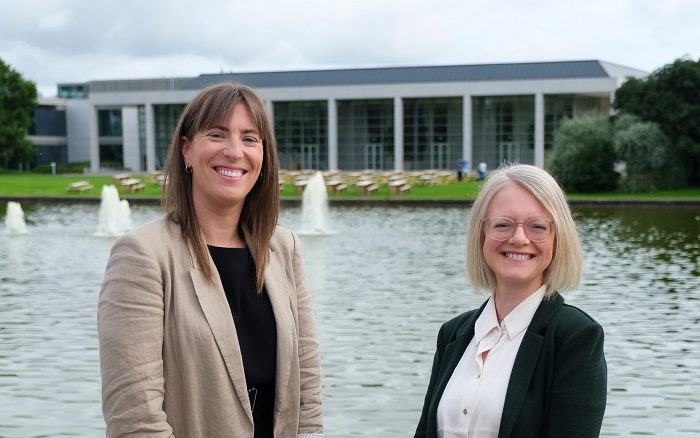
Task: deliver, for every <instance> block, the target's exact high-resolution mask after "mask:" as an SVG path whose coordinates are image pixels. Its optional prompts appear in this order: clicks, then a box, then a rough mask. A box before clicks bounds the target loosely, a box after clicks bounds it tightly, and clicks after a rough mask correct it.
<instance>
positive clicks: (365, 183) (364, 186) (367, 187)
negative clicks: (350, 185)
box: [355, 179, 379, 195]
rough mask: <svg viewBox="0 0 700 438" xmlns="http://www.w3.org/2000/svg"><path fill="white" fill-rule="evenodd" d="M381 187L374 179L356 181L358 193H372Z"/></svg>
mask: <svg viewBox="0 0 700 438" xmlns="http://www.w3.org/2000/svg"><path fill="white" fill-rule="evenodd" d="M378 189H379V186H378V185H377V184H375V183H374V181H372V180H368V179H365V180H361V181H357V182H356V183H355V191H356V193H357V194H358V195H371V194H372V193H374V192H376V191H377V190H378Z"/></svg>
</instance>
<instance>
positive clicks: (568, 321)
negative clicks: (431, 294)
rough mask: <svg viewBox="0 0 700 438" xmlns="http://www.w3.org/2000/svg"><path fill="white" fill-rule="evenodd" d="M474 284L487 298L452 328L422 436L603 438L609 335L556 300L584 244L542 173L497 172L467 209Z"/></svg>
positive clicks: (559, 194) (440, 347)
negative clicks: (606, 341)
mask: <svg viewBox="0 0 700 438" xmlns="http://www.w3.org/2000/svg"><path fill="white" fill-rule="evenodd" d="M466 246H467V248H466V259H467V275H468V277H469V280H470V283H471V284H472V286H473V287H474V288H475V289H476V290H481V291H487V292H488V293H489V294H490V296H489V299H488V300H487V301H486V302H485V303H484V304H483V305H482V306H481V307H480V308H479V309H476V310H471V311H469V312H466V313H463V314H462V315H459V316H457V317H456V318H454V319H452V320H450V321H448V322H446V323H445V324H444V325H443V326H442V327H441V329H440V332H439V334H438V338H437V351H436V353H435V358H434V361H433V368H432V374H431V377H430V382H429V384H428V390H427V394H426V396H425V402H424V405H423V411H422V414H421V418H420V421H419V423H418V427H417V430H416V433H415V436H416V437H438V438H458V437H463V438H467V437H469V438H472V437H478V438H505V437H518V438H523V437H533V438H534V437H538V438H539V437H567V438H572V437H574V438H575V437H581V438H593V437H598V435H599V433H600V428H601V425H602V421H603V414H604V412H605V404H606V397H607V367H606V362H605V356H604V351H603V337H604V333H603V329H602V327H601V326H600V324H598V323H597V322H596V321H595V320H594V319H593V318H591V317H590V316H588V315H587V314H586V313H584V312H583V311H581V310H580V309H578V308H576V307H574V306H571V305H568V304H565V303H564V298H562V296H561V295H560V294H559V292H560V291H562V292H563V291H571V290H574V289H576V288H577V287H578V284H579V280H580V277H581V266H582V257H581V244H580V241H579V237H578V233H577V230H576V224H575V223H574V220H573V218H572V216H571V212H570V210H569V207H568V204H567V202H566V199H565V197H564V193H563V191H562V189H561V188H560V186H559V185H558V184H557V182H556V181H555V180H554V178H552V177H551V176H550V175H549V174H548V173H547V172H545V171H544V170H542V169H540V168H538V167H535V166H530V165H524V164H515V165H506V166H503V167H501V168H499V169H497V170H496V171H494V172H492V173H491V174H490V175H489V176H488V178H487V179H486V182H485V183H484V185H483V186H482V187H481V190H480V192H479V194H478V196H477V198H476V200H475V201H474V204H473V206H472V208H471V213H470V219H469V228H468V231H467V245H466Z"/></svg>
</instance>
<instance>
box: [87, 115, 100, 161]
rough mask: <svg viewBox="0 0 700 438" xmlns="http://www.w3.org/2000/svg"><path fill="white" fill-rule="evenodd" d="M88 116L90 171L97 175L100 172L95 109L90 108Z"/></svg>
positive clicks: (98, 138)
mask: <svg viewBox="0 0 700 438" xmlns="http://www.w3.org/2000/svg"><path fill="white" fill-rule="evenodd" d="M88 114H89V116H88V117H89V118H90V120H89V122H88V130H89V132H88V141H89V142H90V171H91V172H92V173H98V172H99V171H100V135H99V130H98V128H97V108H96V107H94V106H93V107H92V108H91V109H90V111H88Z"/></svg>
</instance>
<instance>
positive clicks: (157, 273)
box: [97, 234, 173, 437]
mask: <svg viewBox="0 0 700 438" xmlns="http://www.w3.org/2000/svg"><path fill="white" fill-rule="evenodd" d="M163 315H164V305H163V278H162V273H161V270H160V269H159V265H158V262H157V259H156V256H155V254H154V252H153V250H152V248H151V247H150V246H149V245H148V244H146V243H145V242H144V241H143V240H141V239H139V238H138V236H137V235H135V234H125V235H124V236H122V237H121V238H119V239H118V240H117V242H116V243H115V244H114V246H113V248H112V251H111V254H110V257H109V261H108V263H107V268H106V272H105V278H104V281H103V284H102V289H101V291H100V296H99V300H98V310H97V329H98V337H99V345H100V370H101V374H102V411H103V414H104V418H105V422H106V425H107V429H106V435H107V437H122V436H130V437H131V436H139V437H172V436H173V432H172V428H171V427H170V425H169V424H168V423H167V419H166V414H165V412H164V411H163V398H164V393H165V390H164V378H163V357H162V348H163V331H164V328H163Z"/></svg>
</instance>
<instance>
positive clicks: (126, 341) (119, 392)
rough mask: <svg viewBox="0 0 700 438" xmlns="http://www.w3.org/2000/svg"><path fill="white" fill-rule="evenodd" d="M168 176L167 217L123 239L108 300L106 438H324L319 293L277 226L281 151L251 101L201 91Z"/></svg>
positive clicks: (107, 283) (108, 278)
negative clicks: (315, 298)
mask: <svg viewBox="0 0 700 438" xmlns="http://www.w3.org/2000/svg"><path fill="white" fill-rule="evenodd" d="M165 181H166V184H165V186H164V193H163V200H162V201H163V202H162V206H163V210H164V213H165V215H164V216H163V217H161V218H159V219H156V220H154V221H152V222H150V223H147V224H145V225H142V226H140V227H138V228H136V229H135V230H133V231H131V232H129V233H127V234H125V235H123V236H122V237H120V238H119V239H118V240H117V242H116V243H115V244H114V247H113V248H112V252H111V255H110V258H109V262H108V264H107V269H106V273H105V278H104V282H103V284H102V290H101V292H100V297H99V304H98V333H99V341H100V365H101V372H102V401H103V413H104V417H105V421H106V423H107V436H110V437H119V436H138V437H151V436H153V437H156V436H157V437H170V436H176V437H188V438H192V437H214V436H220V437H224V436H225V437H246V438H248V437H249V438H262V437H284V438H286V437H291V436H297V437H309V438H311V437H313V438H317V437H322V436H323V435H322V434H323V425H322V400H321V380H320V379H321V377H320V375H321V373H320V351H319V344H318V337H317V333H316V324H315V320H314V315H313V310H312V306H311V296H310V292H309V286H308V282H307V278H306V272H305V269H304V264H303V260H302V254H301V245H300V242H299V239H298V237H297V236H296V235H295V234H294V233H293V232H292V231H290V230H287V229H285V228H282V227H280V226H278V225H277V219H278V215H279V186H278V160H277V145H276V142H275V137H274V132H273V128H272V124H271V121H270V118H269V116H268V114H267V112H266V110H265V106H264V103H263V101H262V99H261V98H260V97H259V96H258V95H257V93H256V92H255V91H254V90H252V89H251V88H249V87H247V86H244V85H240V84H233V83H221V84H217V85H213V86H210V87H207V88H205V89H204V90H202V91H201V92H200V93H199V94H198V95H197V96H196V97H195V98H194V99H193V100H192V102H191V103H190V104H189V105H187V107H186V108H185V109H184V111H183V113H182V115H181V117H180V120H179V122H178V125H177V128H176V130H175V132H174V134H173V136H172V140H171V142H170V148H169V151H168V157H167V162H166V166H165Z"/></svg>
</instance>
